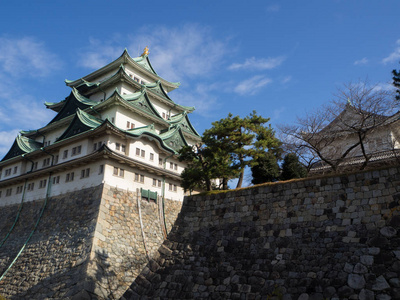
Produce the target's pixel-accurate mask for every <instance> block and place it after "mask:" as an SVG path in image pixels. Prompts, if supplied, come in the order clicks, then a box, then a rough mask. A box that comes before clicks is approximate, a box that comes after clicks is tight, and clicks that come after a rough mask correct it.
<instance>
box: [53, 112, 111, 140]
mask: <svg viewBox="0 0 400 300" xmlns="http://www.w3.org/2000/svg"><path fill="white" fill-rule="evenodd" d="M103 122H104V121H103V120H100V119H98V118H96V117H94V116H92V115H89V114H87V113H85V112H84V111H82V110H80V109H79V108H78V109H77V110H76V114H75V117H74V118H73V119H72V121H71V123H70V124H69V126H68V128H67V129H66V130H65V131H64V133H63V134H62V135H61V136H60V137H59V138H58V139H57V142H58V141H61V140H64V139H67V138H69V137H72V136H74V135H77V134H79V133H82V132H85V131H88V130H91V129H93V128H97V127H99V126H100V125H101V124H102V123H103Z"/></svg>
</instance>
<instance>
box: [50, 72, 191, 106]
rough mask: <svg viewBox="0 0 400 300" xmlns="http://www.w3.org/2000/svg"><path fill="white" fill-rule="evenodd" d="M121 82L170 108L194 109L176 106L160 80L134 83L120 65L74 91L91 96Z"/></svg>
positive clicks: (79, 85) (85, 82)
mask: <svg viewBox="0 0 400 300" xmlns="http://www.w3.org/2000/svg"><path fill="white" fill-rule="evenodd" d="M121 81H124V82H127V83H129V84H130V85H132V86H134V87H135V88H136V89H137V90H141V91H144V90H146V91H148V92H149V94H150V95H152V96H154V97H156V98H157V99H158V100H159V101H161V102H163V103H165V104H167V105H168V106H170V107H175V108H176V109H178V110H180V111H188V112H192V111H194V107H189V106H183V105H179V104H176V103H175V102H174V101H173V100H172V99H171V98H170V97H169V96H168V94H167V93H166V92H165V89H164V87H163V83H162V82H161V80H157V81H156V82H153V83H146V84H143V85H142V84H140V83H138V82H137V81H135V80H134V79H133V78H132V77H131V76H129V75H128V73H126V72H125V67H124V66H123V65H120V67H119V68H118V70H117V71H116V72H115V73H114V74H112V75H110V76H108V77H107V78H105V79H102V80H100V81H96V82H89V81H86V80H83V81H82V82H81V83H80V84H78V85H77V86H76V89H78V90H79V92H80V93H82V94H86V95H91V94H94V93H96V92H98V91H104V90H106V88H107V87H109V86H114V85H115V84H116V83H118V82H121ZM49 108H50V107H49Z"/></svg>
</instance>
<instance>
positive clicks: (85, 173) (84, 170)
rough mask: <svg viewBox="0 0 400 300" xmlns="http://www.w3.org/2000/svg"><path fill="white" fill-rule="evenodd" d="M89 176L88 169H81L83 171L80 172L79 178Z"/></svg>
mask: <svg viewBox="0 0 400 300" xmlns="http://www.w3.org/2000/svg"><path fill="white" fill-rule="evenodd" d="M89 175H90V168H87V169H83V170H82V171H81V178H86V177H89Z"/></svg>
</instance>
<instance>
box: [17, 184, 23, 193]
mask: <svg viewBox="0 0 400 300" xmlns="http://www.w3.org/2000/svg"><path fill="white" fill-rule="evenodd" d="M22 188H23V186H22V185H20V186H17V194H21V193H22Z"/></svg>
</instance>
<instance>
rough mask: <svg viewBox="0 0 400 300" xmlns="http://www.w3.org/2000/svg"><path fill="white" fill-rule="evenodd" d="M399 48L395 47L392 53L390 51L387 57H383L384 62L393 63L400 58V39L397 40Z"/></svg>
mask: <svg viewBox="0 0 400 300" xmlns="http://www.w3.org/2000/svg"><path fill="white" fill-rule="evenodd" d="M396 44H397V48H396V49H394V51H393V52H392V53H390V54H389V55H388V56H387V57H385V58H384V59H382V63H384V64H387V63H393V62H397V61H399V60H400V39H399V40H397V41H396Z"/></svg>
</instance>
